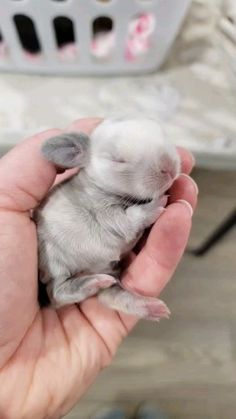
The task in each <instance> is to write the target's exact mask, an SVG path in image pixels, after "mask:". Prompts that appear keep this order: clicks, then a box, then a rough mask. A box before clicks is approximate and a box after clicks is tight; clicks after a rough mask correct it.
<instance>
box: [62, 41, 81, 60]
mask: <svg viewBox="0 0 236 419" xmlns="http://www.w3.org/2000/svg"><path fill="white" fill-rule="evenodd" d="M77 55H78V48H77V46H76V44H75V43H73V42H70V43H68V44H65V45H63V46H62V47H61V48H60V49H59V51H58V56H59V58H60V59H61V60H63V61H74V60H75V59H76V57H77Z"/></svg>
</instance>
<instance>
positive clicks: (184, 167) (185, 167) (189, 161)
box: [177, 147, 195, 174]
mask: <svg viewBox="0 0 236 419" xmlns="http://www.w3.org/2000/svg"><path fill="white" fill-rule="evenodd" d="M177 150H178V153H179V155H180V159H181V172H183V173H186V174H189V173H191V171H192V169H193V167H194V166H195V159H194V156H193V154H192V153H191V152H190V151H187V150H185V148H182V147H177Z"/></svg>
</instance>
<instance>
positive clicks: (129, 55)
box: [91, 13, 156, 61]
mask: <svg viewBox="0 0 236 419" xmlns="http://www.w3.org/2000/svg"><path fill="white" fill-rule="evenodd" d="M155 26H156V21H155V17H154V15H153V14H151V13H143V14H142V15H139V16H138V17H136V18H134V19H133V20H132V21H131V22H130V24H129V26H128V39H127V43H126V49H125V57H126V59H127V61H132V60H134V59H135V58H136V57H137V56H139V55H142V54H144V53H145V52H147V51H148V50H149V49H150V48H151V36H152V34H153V32H154V30H155ZM114 46H115V33H114V31H113V30H111V31H109V32H100V33H99V34H97V35H96V36H95V37H94V40H93V41H92V45H91V49H92V54H93V55H94V56H95V57H97V58H105V57H107V56H109V54H110V52H111V51H112V49H113V48H114Z"/></svg>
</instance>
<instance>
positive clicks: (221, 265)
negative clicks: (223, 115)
mask: <svg viewBox="0 0 236 419" xmlns="http://www.w3.org/2000/svg"><path fill="white" fill-rule="evenodd" d="M194 177H195V179H196V180H197V182H198V184H199V189H200V197H199V206H198V210H197V212H196V214H195V216H194V225H193V230H192V236H191V239H190V245H191V246H196V245H198V244H199V242H200V241H201V240H202V239H204V238H205V237H206V236H207V234H208V233H209V232H210V231H211V230H212V229H213V228H214V227H215V226H216V224H217V223H219V222H220V221H222V219H223V218H224V217H225V216H227V215H228V213H229V212H230V211H231V210H232V208H233V206H234V205H235V195H236V193H235V190H236V173H232V172H215V171H207V170H196V171H195V173H194ZM162 298H163V299H164V300H165V301H166V302H167V304H168V305H169V307H170V308H171V311H172V317H171V319H170V320H169V321H162V322H161V323H160V324H159V325H156V324H152V323H147V322H145V323H144V322H143V323H140V324H139V326H138V327H137V328H136V329H135V331H134V332H133V333H132V335H131V336H130V337H129V338H128V339H127V340H126V342H125V343H124V344H123V345H122V346H121V348H120V350H119V351H118V354H117V357H116V359H115V361H114V363H113V365H112V367H110V368H108V369H107V370H105V371H104V372H103V373H102V374H101V376H100V377H99V379H98V380H97V382H96V383H95V384H94V386H93V387H92V388H91V390H90V392H89V393H88V394H87V396H86V397H85V398H84V399H83V400H82V401H81V402H80V404H79V406H78V407H77V408H75V409H74V410H73V412H71V414H69V415H68V416H67V419H89V418H90V416H91V414H92V413H94V412H96V411H97V409H98V408H100V407H103V406H110V405H120V406H122V407H124V408H125V409H126V410H127V412H133V411H134V409H135V407H136V406H137V405H138V404H139V403H140V402H141V401H143V400H145V401H150V402H152V403H156V404H158V405H159V407H160V408H162V409H163V410H165V411H166V412H167V413H169V415H170V418H171V419H190V418H191V419H235V417H236V414H235V411H236V326H235V320H236V304H235V299H236V231H235V229H234V231H232V232H231V233H229V235H227V236H226V237H225V238H224V239H223V240H222V241H221V242H220V243H219V244H218V245H217V246H216V247H215V248H214V249H213V250H212V251H210V252H209V254H207V255H206V256H205V257H203V258H195V257H192V256H190V255H188V254H186V255H185V257H184V259H183V261H182V263H181V265H180V266H179V268H178V270H177V272H176V274H175V277H174V279H173V280H172V282H171V283H170V284H169V286H168V287H167V289H166V291H165V292H164V293H163V295H162Z"/></svg>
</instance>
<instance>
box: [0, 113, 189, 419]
mask: <svg viewBox="0 0 236 419" xmlns="http://www.w3.org/2000/svg"><path fill="white" fill-rule="evenodd" d="M97 123H98V121H88V120H84V121H80V122H79V123H76V124H75V125H74V126H73V128H74V129H75V128H76V129H80V130H84V131H87V132H89V131H91V130H92V129H93V127H94V126H95V125H96V124H97ZM56 133H57V132H55V130H54V131H50V132H46V133H43V134H41V135H39V136H36V137H34V139H32V140H30V141H28V142H25V143H23V144H22V145H21V146H19V147H18V148H16V149H15V150H13V151H12V152H11V153H9V154H8V155H7V156H6V157H4V158H3V159H2V161H1V163H0V178H1V179H2V181H1V185H0V208H1V211H0V229H1V238H0V255H1V256H0V284H1V295H0V383H4V385H1V386H0V388H1V390H0V416H1V417H5V415H6V417H7V418H10V419H11V418H16V417H17V418H20V417H22V418H23V417H24V418H31V417H34V418H35V419H37V418H45V417H50V418H54V417H55V418H57V417H61V416H62V415H64V414H65V413H66V412H67V411H68V410H69V409H70V408H71V407H72V406H73V404H74V403H75V402H76V400H77V399H78V398H79V397H80V396H81V395H82V394H83V393H84V392H85V391H86V389H87V388H88V387H89V385H90V384H91V383H92V382H93V380H94V379H95V377H96V375H97V374H98V372H99V371H100V370H101V369H102V368H103V367H104V366H105V365H107V364H109V362H110V361H111V359H112V357H113V355H114V354H115V351H116V349H117V347H118V346H119V344H120V342H121V341H122V339H123V338H124V337H125V336H126V335H127V334H128V332H129V331H130V330H131V328H132V327H133V326H134V324H135V323H136V319H134V318H131V317H129V316H125V315H122V314H120V313H117V312H115V311H111V310H109V309H107V308H105V307H103V306H101V305H100V304H99V303H98V301H97V299H96V298H92V299H90V300H87V301H85V302H84V303H83V304H81V305H80V307H79V308H78V307H76V306H71V307H67V308H63V309H61V310H59V311H58V312H56V311H54V310H52V309H50V308H47V309H42V310H40V309H39V306H38V302H37V237H36V229H35V225H34V223H33V221H32V220H31V219H30V212H29V211H30V210H31V209H32V208H34V207H35V206H36V205H37V203H38V202H39V201H40V200H41V199H42V198H43V196H44V195H45V194H46V192H47V191H48V189H49V188H50V187H51V185H52V183H53V182H54V180H55V177H56V169H55V168H54V167H52V166H51V165H50V164H49V163H47V162H45V161H43V160H42V158H41V157H40V153H39V149H40V146H41V144H42V141H44V140H45V139H46V138H48V137H50V136H52V135H55V134H56ZM29 155H30V156H31V157H32V160H30V161H29ZM190 160H191V158H190V159H189V156H187V155H185V163H184V164H185V166H186V167H185V171H186V172H189V171H190V170H191V163H190ZM16 173H17V175H16ZM177 182H179V183H177V184H176V185H175V189H173V193H172V199H173V201H176V200H178V199H186V200H187V201H188V202H190V203H191V205H192V206H194V205H195V203H196V193H195V192H194V187H193V185H192V184H191V181H190V180H189V179H187V178H186V177H185V178H182V180H181V179H180V180H179V181H177ZM167 216H168V218H167ZM165 217H166V219H165ZM176 217H178V220H179V221H180V223H181V221H182V227H181V228H180V227H178V225H177V226H176ZM177 224H178V223H177ZM190 225H191V216H190V214H189V212H188V209H187V207H186V206H184V205H182V204H181V203H175V204H172V205H170V206H169V207H168V210H167V211H166V212H165V214H164V216H163V217H161V218H160V220H159V221H158V223H157V224H156V226H154V228H153V230H152V232H151V234H150V236H149V238H148V241H147V243H146V244H145V246H144V247H143V248H142V250H141V251H140V253H139V255H138V256H137V257H135V255H133V259H134V260H133V262H132V263H131V265H130V266H129V268H128V271H127V274H126V276H125V278H124V280H125V281H126V284H127V286H128V287H130V288H135V289H137V290H139V291H140V292H143V293H146V294H147V295H157V294H158V293H159V292H160V291H161V289H162V288H163V287H164V285H165V284H166V282H167V281H168V279H169V278H170V276H171V274H172V273H173V271H174V269H175V267H176V265H177V263H178V261H179V259H180V257H181V255H182V253H183V250H184V247H185V245H186V242H187V238H188V235H189V230H190ZM173 228H174V231H172V233H174V234H175V235H176V237H177V238H178V239H176V243H175V244H173V240H171V242H170V240H167V239H166V237H167V235H168V229H172V230H173ZM157 229H158V230H159V232H158V237H159V240H160V242H162V246H160V244H158V243H157V240H156V230H157ZM161 238H162V241H161ZM172 238H173V236H172ZM158 246H159V247H158ZM167 253H168V254H167ZM167 256H168V257H167ZM141 273H142V277H143V276H145V281H146V284H144V283H143V282H142V278H141V275H140V274H141ZM157 276H158V279H157ZM13 394H14V402H13V400H12V397H13Z"/></svg>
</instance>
